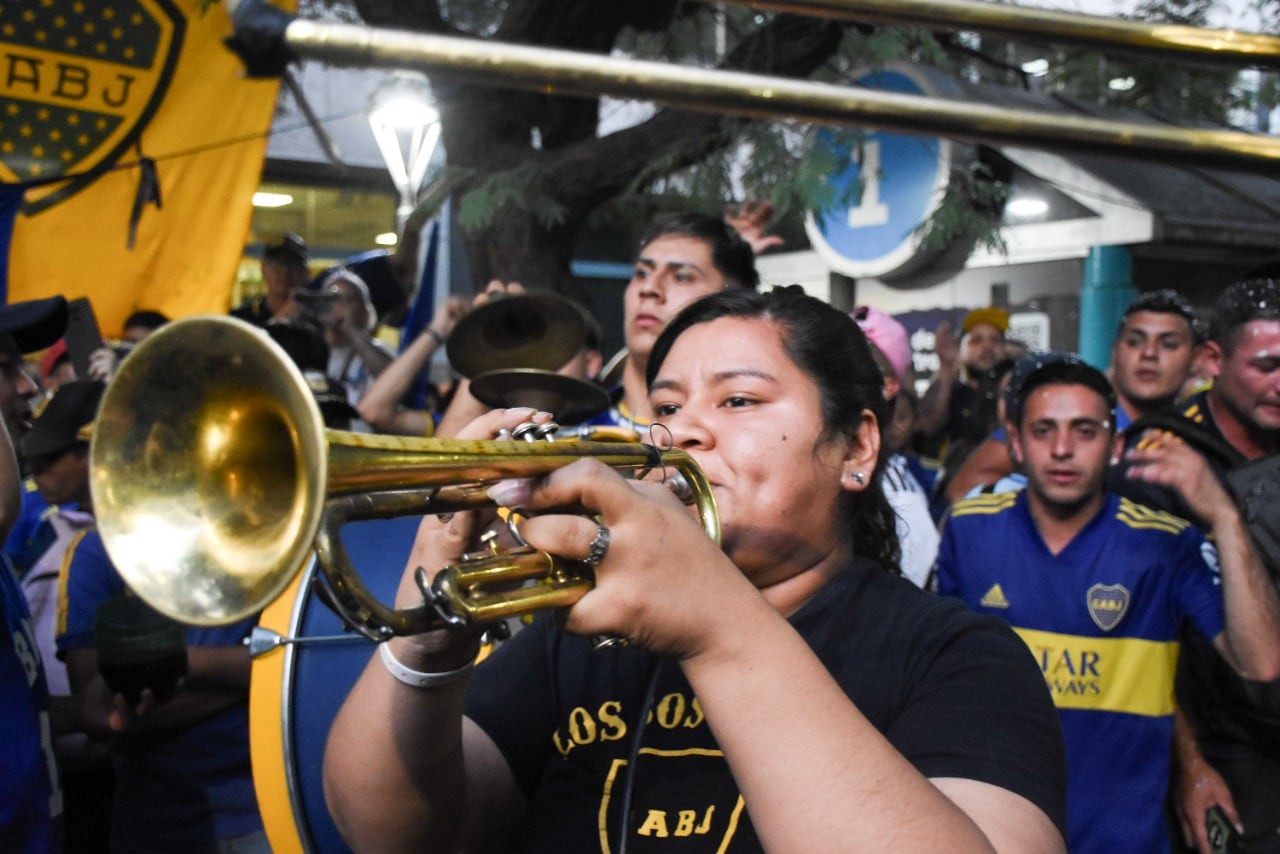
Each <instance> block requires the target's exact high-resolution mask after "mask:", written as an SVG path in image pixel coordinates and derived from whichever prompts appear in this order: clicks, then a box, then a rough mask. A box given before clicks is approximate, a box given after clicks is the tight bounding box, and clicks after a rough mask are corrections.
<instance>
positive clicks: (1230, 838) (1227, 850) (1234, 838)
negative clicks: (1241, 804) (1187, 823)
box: [1205, 806, 1244, 854]
mask: <svg viewBox="0 0 1280 854" xmlns="http://www.w3.org/2000/svg"><path fill="white" fill-rule="evenodd" d="M1205 831H1206V834H1205V835H1206V836H1208V837H1209V850H1210V851H1212V852H1213V854H1236V852H1240V851H1244V845H1243V844H1242V843H1241V841H1240V834H1239V833H1237V832H1236V829H1235V827H1233V826H1232V824H1231V821H1230V819H1228V818H1227V814H1226V813H1225V812H1223V811H1222V807H1217V806H1215V807H1211V808H1210V809H1209V812H1208V813H1206V814H1205Z"/></svg>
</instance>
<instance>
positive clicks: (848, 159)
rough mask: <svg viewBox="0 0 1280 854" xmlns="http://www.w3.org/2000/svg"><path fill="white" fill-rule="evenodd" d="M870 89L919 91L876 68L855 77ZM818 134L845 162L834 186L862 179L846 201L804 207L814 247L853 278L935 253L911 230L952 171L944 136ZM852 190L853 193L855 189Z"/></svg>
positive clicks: (901, 267)
mask: <svg viewBox="0 0 1280 854" xmlns="http://www.w3.org/2000/svg"><path fill="white" fill-rule="evenodd" d="M858 83H859V85H862V86H866V87H867V88H871V89H881V90H886V91H891V92H901V93H905V94H911V95H923V94H926V92H925V89H924V86H923V85H922V82H921V81H917V80H916V79H914V77H913V76H912V75H910V72H909V71H906V70H903V71H900V70H883V71H876V72H874V73H872V74H868V75H866V76H864V77H862V78H860V79H859V80H858ZM819 137H820V139H822V140H823V141H824V142H825V143H826V144H827V145H828V146H830V147H831V148H832V150H834V151H835V152H836V155H837V157H838V159H839V161H840V162H842V163H844V164H845V165H844V166H843V167H841V168H840V170H839V171H838V172H837V173H836V174H835V175H833V176H832V179H831V180H832V182H833V183H834V184H835V187H836V189H837V191H841V192H843V191H845V190H849V189H854V190H855V191H856V188H857V186H858V184H859V183H860V184H861V195H860V201H859V203H858V204H857V205H855V206H853V207H847V208H842V209H833V210H829V211H826V212H825V213H817V212H810V214H809V216H808V217H807V219H806V223H805V226H806V230H807V231H808V233H809V240H810V241H811V242H812V243H813V246H814V249H815V250H817V252H818V254H819V255H820V256H822V258H823V260H824V261H825V262H826V263H827V264H828V265H830V266H831V268H832V269H834V270H836V271H837V272H840V273H843V274H845V275H847V276H853V277H885V276H892V275H893V274H895V273H897V274H899V275H903V274H905V273H906V272H908V271H909V269H911V268H912V267H915V266H918V264H919V262H921V261H927V260H928V259H930V258H932V257H933V255H935V254H936V252H926V253H923V256H922V253H921V251H920V247H919V243H920V235H919V233H918V229H919V228H920V226H921V224H923V223H924V222H926V221H927V220H928V219H929V217H930V216H932V215H933V212H934V211H935V210H937V208H938V205H939V204H941V202H942V198H943V195H944V194H945V192H946V188H947V182H948V180H949V178H950V172H951V144H950V142H949V141H947V140H939V139H935V138H931V137H921V136H908V135H905V134H897V133H887V132H879V131H877V132H872V133H868V134H866V135H865V136H864V137H863V139H862V140H861V142H860V143H858V144H855V145H852V146H851V145H848V144H844V145H841V144H839V143H837V142H836V141H835V140H836V135H835V134H833V133H832V132H831V131H828V130H824V131H820V132H819ZM855 195H856V192H855Z"/></svg>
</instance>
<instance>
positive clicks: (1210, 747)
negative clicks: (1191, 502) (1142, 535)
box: [1113, 392, 1280, 762]
mask: <svg viewBox="0 0 1280 854" xmlns="http://www.w3.org/2000/svg"><path fill="white" fill-rule="evenodd" d="M1174 416H1176V417H1178V418H1181V419H1184V420H1185V421H1186V422H1187V426H1186V428H1185V429H1179V428H1177V427H1176V426H1174V425H1175V424H1176V422H1175V421H1170V420H1169V419H1170V418H1172V417H1174ZM1148 424H1149V419H1142V420H1139V421H1138V422H1135V423H1134V424H1133V425H1132V426H1131V427H1130V429H1129V430H1128V431H1126V443H1125V444H1126V447H1132V446H1133V444H1134V443H1136V442H1137V441H1138V440H1139V439H1140V437H1141V435H1142V430H1143V429H1144V427H1145V426H1148ZM1152 426H1157V427H1165V428H1169V429H1173V430H1174V432H1176V433H1178V434H1179V435H1181V436H1183V437H1184V438H1185V439H1186V440H1187V441H1188V442H1190V443H1191V445H1192V446H1193V447H1195V448H1196V449H1197V450H1199V451H1200V452H1201V454H1202V455H1203V456H1204V458H1205V460H1206V461H1207V462H1208V463H1209V466H1210V468H1212V469H1213V471H1214V473H1215V474H1216V475H1217V476H1218V478H1219V479H1220V480H1222V481H1223V483H1224V485H1225V483H1226V481H1225V473H1226V472H1227V471H1228V470H1230V469H1231V468H1234V467H1235V466H1236V465H1239V464H1240V463H1241V462H1242V461H1243V460H1244V458H1243V457H1242V456H1241V455H1240V454H1239V453H1238V452H1236V451H1235V450H1234V449H1233V448H1232V447H1231V445H1230V444H1229V443H1228V442H1227V440H1226V437H1225V436H1223V435H1222V431H1221V430H1219V429H1218V425H1217V424H1216V423H1215V422H1214V420H1213V415H1212V413H1211V411H1210V409H1209V404H1208V399H1207V397H1206V392H1201V393H1199V394H1197V395H1195V396H1194V397H1192V398H1190V399H1189V400H1187V402H1186V403H1184V404H1182V405H1181V406H1179V407H1177V408H1176V409H1174V410H1173V411H1172V412H1170V413H1161V414H1160V415H1158V416H1157V420H1155V421H1154V424H1153V425H1152ZM1113 482H1114V484H1115V486H1116V487H1118V488H1119V490H1120V491H1121V492H1122V494H1124V495H1127V496H1128V497H1131V498H1133V499H1134V500H1135V501H1141V502H1142V503H1145V504H1147V505H1148V506H1150V507H1154V508H1156V509H1159V510H1166V511H1168V512H1170V513H1176V514H1178V515H1180V516H1185V517H1187V518H1191V519H1193V521H1194V516H1193V514H1192V513H1191V512H1190V509H1189V508H1188V507H1187V504H1186V502H1185V501H1184V500H1183V499H1182V497H1181V496H1180V495H1179V494H1178V493H1176V492H1175V491H1173V490H1171V489H1168V488H1167V487H1163V486H1160V485H1158V484H1152V483H1147V482H1145V481H1135V480H1130V479H1128V478H1127V477H1125V476H1124V471H1123V470H1122V471H1120V472H1118V473H1117V476H1116V478H1115V480H1114V481H1113ZM1268 570H1269V571H1270V572H1271V574H1272V577H1273V579H1274V578H1275V577H1276V573H1277V568H1276V567H1268ZM1270 686H1271V687H1270V688H1269V690H1268V689H1264V688H1263V686H1262V685H1260V684H1259V683H1252V682H1246V681H1245V680H1243V679H1241V678H1240V676H1239V674H1237V673H1236V672H1235V671H1234V670H1233V669H1231V666H1230V665H1229V664H1227V662H1226V660H1225V659H1223V657H1222V656H1221V655H1219V654H1218V651H1217V650H1216V649H1214V648H1213V643H1212V641H1211V640H1208V639H1206V638H1204V637H1201V636H1200V635H1198V634H1195V633H1193V632H1187V633H1184V637H1183V645H1182V651H1181V654H1180V656H1179V658H1178V677H1177V683H1176V688H1177V696H1178V707H1179V708H1180V709H1182V711H1183V712H1184V713H1185V714H1186V715H1187V717H1188V719H1189V720H1190V722H1191V724H1192V726H1193V727H1194V729H1195V731H1196V735H1197V738H1198V740H1199V742H1200V748H1201V750H1202V751H1203V752H1204V754H1205V755H1206V756H1207V757H1208V758H1210V759H1211V760H1213V759H1237V758H1246V757H1250V756H1255V755H1263V756H1268V757H1270V758H1271V759H1272V761H1275V762H1280V706H1277V705H1276V704H1275V701H1276V700H1280V683H1270ZM1263 694H1266V695H1268V696H1269V698H1270V699H1271V702H1268V703H1265V704H1260V703H1259V702H1257V701H1256V700H1255V698H1256V697H1259V696H1262V695H1263Z"/></svg>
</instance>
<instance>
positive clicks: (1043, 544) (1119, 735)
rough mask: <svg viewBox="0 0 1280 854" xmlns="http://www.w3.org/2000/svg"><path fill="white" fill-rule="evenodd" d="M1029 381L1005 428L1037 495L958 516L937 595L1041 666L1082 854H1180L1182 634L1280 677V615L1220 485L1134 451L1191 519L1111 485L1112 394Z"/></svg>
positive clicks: (972, 507) (1093, 381)
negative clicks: (1174, 804)
mask: <svg viewBox="0 0 1280 854" xmlns="http://www.w3.org/2000/svg"><path fill="white" fill-rule="evenodd" d="M1024 359H1027V360H1032V362H1033V364H1032V365H1031V366H1030V368H1029V369H1025V370H1019V371H1017V372H1016V374H1017V379H1018V384H1017V385H1016V386H1014V387H1012V388H1011V402H1012V403H1013V407H1012V409H1011V411H1009V413H1008V422H1007V424H1006V429H1007V430H1008V431H1009V435H1010V439H1011V446H1012V450H1013V454H1014V456H1015V458H1016V460H1017V462H1018V463H1019V465H1020V466H1021V467H1022V469H1023V472H1024V473H1025V475H1026V477H1027V484H1028V485H1027V488H1026V489H1025V490H1020V491H1016V492H1008V493H1001V494H995V495H983V496H979V497H976V498H971V499H966V500H963V501H960V502H957V503H956V504H955V506H954V507H953V508H952V510H951V512H950V514H949V516H948V517H947V519H946V521H945V524H944V527H943V534H942V545H941V547H940V549H939V554H938V567H937V578H938V591H939V592H940V593H943V594H945V595H952V596H957V597H959V598H961V599H963V600H964V601H965V602H966V603H967V604H968V605H969V606H970V607H971V608H973V609H974V610H975V611H978V612H980V613H986V614H991V615H994V616H999V617H1002V618H1004V619H1005V620H1007V621H1008V622H1009V623H1011V624H1012V625H1013V627H1014V629H1015V630H1016V631H1017V632H1018V633H1019V635H1020V636H1021V637H1022V638H1023V640H1024V641H1026V643H1027V646H1028V647H1029V648H1030V649H1031V652H1032V654H1033V655H1034V656H1035V657H1036V660H1037V661H1039V662H1040V666H1041V669H1042V670H1043V672H1044V677H1045V682H1046V685H1047V686H1048V688H1049V691H1050V694H1051V695H1052V696H1053V700H1054V703H1055V704H1056V705H1057V707H1058V711H1059V715H1060V718H1061V720H1062V725H1063V737H1064V740H1065V742H1066V748H1067V771H1068V781H1067V804H1068V806H1067V813H1068V814H1067V837H1068V838H1067V842H1068V846H1069V848H1070V850H1071V851H1073V852H1084V854H1089V852H1113V851H1167V850H1169V846H1170V839H1169V834H1168V830H1167V826H1166V823H1165V816H1164V808H1163V807H1164V801H1165V793H1166V789H1167V787H1168V782H1169V769H1170V760H1171V742H1172V736H1173V727H1174V703H1173V690H1172V689H1173V675H1174V669H1175V666H1176V663H1177V660H1178V654H1179V639H1180V633H1181V632H1182V631H1183V630H1184V629H1186V630H1190V631H1194V632H1196V633H1198V634H1200V635H1201V636H1203V637H1205V638H1207V639H1208V641H1209V642H1210V643H1211V644H1212V646H1213V648H1214V649H1216V650H1217V651H1218V652H1219V653H1220V654H1221V655H1222V656H1223V658H1224V660H1225V661H1227V662H1228V663H1229V665H1230V666H1231V668H1232V669H1233V670H1235V671H1236V672H1238V673H1240V674H1243V675H1246V676H1247V677H1248V678H1251V679H1263V680H1268V679H1275V678H1277V677H1280V600H1277V597H1276V591H1275V590H1274V589H1273V588H1272V587H1271V585H1270V583H1269V582H1268V580H1267V578H1266V574H1265V570H1264V568H1263V566H1262V564H1261V562H1260V561H1259V559H1258V556H1257V553H1256V552H1255V550H1254V549H1253V546H1252V543H1251V541H1250V540H1249V536H1248V533H1247V531H1246V530H1245V528H1244V524H1243V522H1242V520H1241V517H1240V514H1239V513H1238V512H1236V511H1235V508H1234V506H1233V505H1232V504H1231V502H1230V500H1229V499H1228V496H1227V494H1226V492H1225V490H1224V489H1223V487H1222V486H1221V485H1220V484H1218V482H1217V481H1216V480H1214V479H1213V478H1212V477H1206V476H1205V474H1206V473H1205V470H1204V466H1203V465H1199V466H1197V465H1196V462H1195V459H1194V458H1195V456H1196V455H1195V453H1194V452H1193V451H1191V450H1190V448H1188V447H1187V445H1186V444H1185V443H1183V442H1181V441H1180V440H1173V439H1169V440H1166V441H1163V442H1160V443H1152V444H1151V445H1150V446H1149V447H1147V448H1145V449H1143V450H1141V451H1137V452H1135V455H1134V461H1135V462H1137V463H1139V464H1140V466H1141V472H1140V474H1138V476H1140V477H1142V478H1144V479H1146V480H1149V481H1152V482H1157V483H1162V484H1165V485H1166V486H1169V487H1171V488H1174V489H1177V490H1178V491H1179V492H1180V493H1181V494H1183V495H1184V496H1185V497H1186V499H1187V500H1188V501H1189V502H1190V503H1191V504H1192V505H1193V506H1194V507H1196V508H1197V509H1198V510H1199V511H1200V512H1202V513H1203V515H1204V517H1205V518H1206V519H1207V520H1210V529H1211V530H1212V532H1213V535H1214V540H1215V545H1216V549H1215V547H1214V546H1211V545H1210V544H1209V543H1208V542H1207V541H1206V540H1205V539H1204V537H1203V536H1202V535H1201V534H1200V533H1199V531H1197V530H1196V529H1195V527H1194V526H1192V525H1191V524H1190V523H1189V522H1186V521H1185V520H1183V519H1179V518H1177V517H1175V516H1171V515H1169V514H1167V513H1161V512H1158V511H1154V510H1151V509H1149V508H1147V507H1144V506H1142V505H1139V504H1135V503H1133V502H1131V501H1129V500H1128V499H1124V498H1121V497H1120V496H1118V495H1116V494H1114V493H1110V492H1108V491H1107V490H1106V488H1105V482H1106V473H1107V468H1108V465H1109V463H1110V461H1111V459H1112V458H1113V457H1114V456H1115V455H1116V454H1117V453H1119V449H1120V442H1119V440H1118V438H1117V434H1116V429H1115V394H1114V391H1113V390H1112V388H1111V385H1110V383H1109V382H1108V381H1107V379H1106V377H1105V376H1103V374H1102V373H1101V372H1100V371H1098V370H1096V369H1095V368H1092V367H1089V366H1088V365H1086V364H1084V363H1083V362H1082V361H1081V360H1079V358H1078V357H1062V356H1056V357H1052V358H1046V357H1045V356H1044V355H1033V356H1028V357H1024Z"/></svg>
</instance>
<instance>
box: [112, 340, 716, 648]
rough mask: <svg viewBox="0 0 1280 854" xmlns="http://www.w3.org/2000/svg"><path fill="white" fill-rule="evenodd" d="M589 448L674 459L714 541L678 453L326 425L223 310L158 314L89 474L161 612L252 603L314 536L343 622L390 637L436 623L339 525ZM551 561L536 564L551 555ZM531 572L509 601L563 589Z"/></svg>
mask: <svg viewBox="0 0 1280 854" xmlns="http://www.w3.org/2000/svg"><path fill="white" fill-rule="evenodd" d="M586 457H593V458H595V459H598V460H600V461H601V462H603V463H604V464H605V465H608V466H610V467H612V468H614V469H616V470H618V471H622V472H644V471H648V470H652V469H660V470H667V471H670V472H672V473H678V474H679V476H680V478H681V479H682V480H683V482H684V483H686V484H688V486H689V488H690V490H691V495H692V500H693V502H695V503H696V504H697V505H698V509H699V513H700V515H701V517H702V522H703V526H704V528H705V529H706V531H707V533H708V535H709V536H711V537H712V538H713V539H717V540H718V538H719V521H718V518H717V516H716V512H715V501H714V498H713V497H712V496H711V492H710V488H709V486H708V485H707V484H706V482H705V480H704V479H703V478H702V475H701V472H700V471H699V470H698V468H697V465H696V464H695V463H694V462H693V461H692V459H691V458H689V457H688V455H686V454H684V453H682V452H680V451H659V450H658V449H656V448H654V447H651V446H647V445H640V444H622V443H614V442H581V443H564V442H562V443H555V442H519V441H469V440H459V439H411V438H404V437H395V436H375V435H368V434H359V433H349V432H344V431H338V430H326V429H325V427H324V425H323V422H322V420H321V417H320V412H319V409H318V407H317V406H316V403H315V401H314V399H313V398H312V396H311V392H310V389H309V388H308V387H307V384H306V381H305V380H304V379H303V378H302V375H301V373H300V372H299V371H298V369H297V368H296V367H294V365H293V363H292V362H291V361H290V360H289V357H288V356H287V355H286V354H285V353H284V351H283V350H281V349H280V348H279V347H278V346H277V345H275V344H274V342H272V341H270V340H269V339H268V338H267V336H266V335H264V334H262V333H261V332H260V331H259V330H257V329H255V328H253V327H251V326H250V325H248V324H246V323H243V322H241V321H238V320H234V319H232V318H228V317H198V318H189V319H186V320H181V321H177V322H175V323H172V324H169V325H168V326H166V327H165V328H163V329H161V330H160V331H158V332H157V333H155V334H153V335H152V336H150V337H149V338H148V339H147V340H146V341H145V342H143V344H141V345H139V347H138V348H137V350H136V351H135V352H134V353H132V354H131V355H130V357H129V358H128V359H127V360H125V362H124V363H122V365H121V368H120V371H119V373H118V375H117V376H116V378H115V380H113V382H112V384H111V386H110V387H109V388H108V390H107V393H106V395H105V396H104V398H103V401H102V406H101V409H100V411H99V416H98V420H97V427H96V429H95V433H94V438H93V442H92V445H91V453H90V460H91V461H90V482H91V488H92V491H93V500H94V508H95V511H96V514H97V518H98V527H99V530H100V531H101V533H102V538H103V542H104V544H105V546H106V548H107V551H108V554H109V555H110V557H111V559H112V561H113V562H114V563H115V565H116V568H117V570H118V571H119V572H120V575H121V576H122V577H123V578H124V580H125V581H126V582H127V583H128V585H129V586H130V587H131V588H132V589H133V590H134V591H135V592H136V593H137V594H138V595H139V596H140V597H142V598H143V599H145V600H146V601H147V602H148V603H149V604H151V605H152V606H153V607H154V608H156V609H157V610H158V611H161V612H162V613H165V614H168V615H169V616H171V617H174V618H175V619H178V620H181V621H183V622H187V623H194V624H197V625H217V624H222V623H228V622H233V621H235V620H238V619H241V618H244V617H246V616H249V615H251V614H253V613H255V612H257V611H259V610H261V608H263V607H264V606H265V605H266V604H267V603H269V602H270V601H271V600H273V599H274V598H275V597H276V596H278V595H279V594H280V593H281V592H282V591H283V590H284V588H285V587H286V586H288V584H289V582H290V581H291V580H292V578H293V576H294V575H295V574H296V573H297V572H298V571H300V570H301V568H302V566H303V564H304V563H305V561H306V560H307V558H308V556H309V554H310V552H311V550H312V548H313V547H314V548H315V550H316V552H317V556H318V559H319V561H320V564H321V568H322V570H323V572H324V576H325V580H326V581H325V583H326V584H327V590H326V592H325V593H324V597H325V598H326V599H327V600H328V602H329V604H330V605H332V606H333V607H334V608H335V609H336V610H338V611H339V613H340V614H341V615H342V616H343V617H344V618H346V619H347V621H348V623H349V624H351V625H352V627H353V628H356V629H357V630H359V631H361V632H362V633H364V634H366V635H368V636H370V637H375V638H385V637H388V636H390V635H392V634H409V633H413V632H420V631H423V630H425V629H426V628H428V627H429V626H431V625H433V624H435V623H437V622H438V620H437V618H436V617H434V611H433V609H431V608H428V607H422V608H418V609H410V610H403V611H397V610H393V609H391V608H388V607H387V606H385V605H383V604H382V603H379V602H377V601H376V600H374V599H373V598H372V597H371V596H370V595H369V594H368V593H367V591H365V589H364V586H363V584H361V582H360V580H359V577H358V574H357V573H356V571H355V569H354V568H353V567H351V566H350V563H349V561H348V560H347V558H346V552H345V550H344V549H343V548H342V546H341V537H340V535H339V531H340V529H341V526H342V525H343V524H345V523H346V522H347V521H351V520H357V519H367V518H388V517H392V516H403V515H424V514H430V513H444V512H452V511H455V510H459V509H465V508H471V507H479V506H486V505H488V506H491V505H492V502H490V501H489V500H488V498H487V497H486V496H485V494H484V492H485V488H486V487H487V485H489V484H491V483H493V482H495V481H498V480H501V479H504V478H519V477H536V476H539V475H543V474H547V473H549V472H552V471H554V470H556V469H558V468H561V467H563V466H566V465H568V464H570V463H572V462H574V461H575V460H579V459H583V458H586ZM547 560H548V567H549V568H548V569H546V570H545V572H544V574H545V575H547V576H548V577H550V576H553V575H554V574H555V573H557V572H560V571H561V570H562V569H563V566H562V564H563V561H561V560H560V559H556V558H551V557H550V556H547ZM514 563H519V564H520V566H519V567H513V568H512V569H511V572H510V574H509V575H508V576H507V577H506V578H505V579H503V580H504V583H505V582H507V581H510V580H512V578H520V577H523V576H524V574H527V567H526V566H525V564H527V563H528V562H527V561H524V560H521V561H514ZM495 566H496V564H495V563H494V562H492V561H491V562H490V565H488V566H487V567H486V569H489V570H492V569H494V568H495ZM454 574H455V575H456V573H454ZM490 575H491V576H492V575H496V576H497V577H499V578H501V577H502V573H500V572H496V573H490ZM587 583H588V584H589V577H588V578H587ZM538 586H539V585H534V586H533V588H531V590H532V592H531V593H529V594H524V596H525V598H523V599H522V598H520V595H515V596H511V595H508V594H507V593H505V592H504V593H503V594H502V596H501V598H502V600H503V601H504V602H505V603H506V604H505V605H504V608H506V609H507V613H523V612H525V611H528V610H533V609H536V608H540V607H552V606H554V605H555V604H559V603H561V602H560V600H556V601H554V602H553V601H549V600H548V599H547V598H546V597H545V596H543V597H540V596H539V595H538V593H539V591H538V590H537V587H538ZM544 586H545V585H544ZM459 589H464V588H459ZM465 593H466V597H467V601H463V600H462V599H459V600H458V602H457V603H456V604H457V606H458V607H457V610H459V611H460V612H462V613H463V614H468V615H471V614H481V613H483V614H486V615H487V614H488V613H489V612H488V611H483V612H482V611H477V610H475V607H474V606H475V605H476V603H479V602H481V600H483V599H484V597H485V596H486V595H487V594H486V593H485V591H484V590H483V589H477V587H476V586H475V585H474V584H471V583H470V582H468V584H467V585H466V586H465ZM578 595H581V593H580V592H579V593H578ZM504 615H505V614H504Z"/></svg>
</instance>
